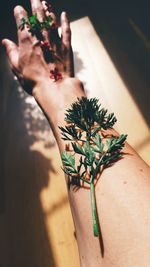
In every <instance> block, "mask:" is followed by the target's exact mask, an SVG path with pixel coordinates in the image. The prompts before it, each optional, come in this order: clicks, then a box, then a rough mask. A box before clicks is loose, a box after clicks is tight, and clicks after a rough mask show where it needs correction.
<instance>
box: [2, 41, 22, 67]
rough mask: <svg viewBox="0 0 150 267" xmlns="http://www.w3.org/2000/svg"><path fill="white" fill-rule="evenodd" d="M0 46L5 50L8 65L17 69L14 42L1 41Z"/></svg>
mask: <svg viewBox="0 0 150 267" xmlns="http://www.w3.org/2000/svg"><path fill="white" fill-rule="evenodd" d="M2 44H3V45H4V46H5V48H6V52H7V55H8V58H9V61H10V64H11V65H12V68H15V69H17V68H18V59H19V52H18V50H19V49H18V46H17V45H16V44H15V43H14V42H12V41H11V40H8V39H3V40H2Z"/></svg>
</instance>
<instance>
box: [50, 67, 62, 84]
mask: <svg viewBox="0 0 150 267" xmlns="http://www.w3.org/2000/svg"><path fill="white" fill-rule="evenodd" d="M50 74H51V75H50V78H51V79H53V80H54V81H55V82H57V81H58V80H61V79H62V74H61V73H60V72H59V71H58V69H57V68H55V69H54V70H51V71H50Z"/></svg>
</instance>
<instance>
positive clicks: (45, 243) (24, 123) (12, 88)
mask: <svg viewBox="0 0 150 267" xmlns="http://www.w3.org/2000/svg"><path fill="white" fill-rule="evenodd" d="M1 59H2V61H1V60H0V62H2V64H1V66H0V81H1V92H0V96H1V98H0V101H1V105H0V112H1V118H0V119H1V120H0V124H1V131H0V140H1V141H0V174H1V176H0V191H1V192H0V193H1V194H0V196H1V197H0V224H1V223H2V222H3V227H1V240H0V250H1V255H0V266H11V267H20V266H22V267H23V266H24V267H26V266H28V267H30V266H31V267H33V266H36V267H41V266H42V267H56V264H55V261H54V259H53V254H52V251H51V244H50V240H49V238H48V233H47V229H46V224H45V219H46V218H45V214H44V213H43V208H42V206H41V201H40V193H41V191H42V189H44V188H46V187H47V186H48V185H49V184H50V182H51V181H50V173H55V170H54V168H53V165H52V163H51V161H50V159H49V158H47V157H45V156H44V155H43V154H42V153H40V152H39V151H36V150H34V151H32V149H31V148H32V145H33V144H35V142H42V143H43V147H45V149H46V148H47V149H51V148H52V147H53V146H55V142H54V140H53V139H52V140H51V138H50V136H49V140H50V141H49V142H48V141H44V140H45V135H46V134H47V132H50V129H49V126H48V123H47V121H46V120H45V119H44V116H41V113H40V111H39V110H37V107H36V105H35V103H32V101H31V102H30V98H28V97H27V96H26V95H25V94H23V93H22V92H21V91H20V90H18V89H17V88H18V85H17V83H16V81H14V80H13V77H12V75H11V74H10V71H9V69H8V65H7V60H6V58H5V56H2V54H1ZM46 140H48V139H46ZM1 226H2V224H1Z"/></svg>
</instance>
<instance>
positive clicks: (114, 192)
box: [35, 79, 150, 267]
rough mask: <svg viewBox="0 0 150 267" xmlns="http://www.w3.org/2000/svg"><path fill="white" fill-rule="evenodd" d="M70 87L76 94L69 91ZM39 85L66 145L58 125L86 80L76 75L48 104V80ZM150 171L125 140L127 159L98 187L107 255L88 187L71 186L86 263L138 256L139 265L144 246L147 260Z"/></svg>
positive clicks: (48, 113)
mask: <svg viewBox="0 0 150 267" xmlns="http://www.w3.org/2000/svg"><path fill="white" fill-rule="evenodd" d="M68 88H69V89H70V92H72V94H68ZM36 89H38V90H39V91H38V90H35V98H36V100H37V101H38V103H39V104H40V106H41V107H42V109H43V110H44V113H45V114H46V116H47V118H48V120H49V121H50V124H51V125H52V128H53V132H54V135H55V137H56V139H57V143H58V146H59V149H60V151H62V150H64V148H65V143H64V141H63V140H62V139H61V135H60V130H59V128H58V126H63V125H64V114H65V111H66V109H67V108H68V107H69V106H70V105H71V104H72V103H73V102H74V101H75V100H76V98H77V97H81V96H83V95H84V93H83V90H82V85H81V84H80V82H78V81H77V80H76V79H75V80H70V82H68V81H67V82H66V84H65V83H64V85H63V88H62V87H60V88H59V89H58V88H56V91H57V90H64V91H65V92H66V94H65V93H64V98H59V93H58V92H59V91H58V92H57V98H59V100H60V101H59V106H58V101H56V99H55V97H54V96H53V103H52V104H51V106H50V105H49V103H50V101H49V98H51V92H50V89H49V88H48V84H47V85H46V84H45V85H42V90H40V87H39V88H36ZM44 90H45V91H44ZM41 92H42V93H41ZM43 93H44V94H43ZM57 100H58V99H57ZM56 102H57V103H56ZM109 133H112V134H113V135H118V134H117V132H116V131H115V130H113V129H112V130H109ZM149 176H150V172H149V168H148V166H147V165H146V164H145V163H144V162H143V161H142V160H141V159H140V157H139V156H138V155H137V154H136V152H135V151H134V150H133V149H132V148H131V147H130V146H129V145H128V144H126V145H125V148H124V156H123V159H121V160H119V161H118V162H116V163H115V164H114V165H113V166H111V167H110V168H107V169H105V170H104V171H103V173H102V175H101V178H100V179H99V181H98V183H97V185H96V190H95V191H96V202H97V209H98V217H99V220H100V226H101V230H102V239H103V243H104V249H105V259H103V258H102V255H101V253H100V250H101V249H102V245H101V246H100V244H99V240H98V238H96V237H94V236H93V233H92V217H91V206H90V194H89V190H86V189H83V188H80V190H78V191H77V192H76V193H75V192H73V191H72V190H70V191H69V200H70V205H71V210H72V213H73V218H74V222H75V226H76V233H77V240H78V246H79V250H80V258H81V263H82V266H86V267H87V266H95V267H96V266H100V263H101V264H106V266H112V265H111V264H110V262H111V261H113V262H114V264H115V266H125V265H126V261H127V262H128V265H126V266H132V267H133V266H134V265H133V259H134V260H135V265H138V264H139V262H140V253H139V251H141V250H142V253H144V255H145V260H146V261H147V260H148V257H149V256H148V255H149V254H148V252H147V247H148V244H150V237H148V236H147V238H146V239H145V237H144V235H145V232H148V228H149V226H150V215H149V214H150V205H149V203H150V189H149V188H150V184H149V183H150V181H149ZM143 207H144V209H143ZM139 225H140V229H139ZM132 240H134V242H135V243H136V242H138V240H141V243H144V244H145V246H143V245H140V244H139V246H137V245H135V244H134V245H132V242H131V241H132ZM132 255H134V257H132ZM145 264H146V262H145ZM138 266H139V265H138ZM141 266H142V265H141Z"/></svg>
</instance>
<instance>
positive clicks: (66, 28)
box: [60, 12, 71, 49]
mask: <svg viewBox="0 0 150 267" xmlns="http://www.w3.org/2000/svg"><path fill="white" fill-rule="evenodd" d="M60 19H61V34H62V43H63V44H64V45H65V47H66V48H68V49H69V48H70V47H71V29H70V24H69V20H68V18H67V15H66V12H62V13H61V18H60Z"/></svg>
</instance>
